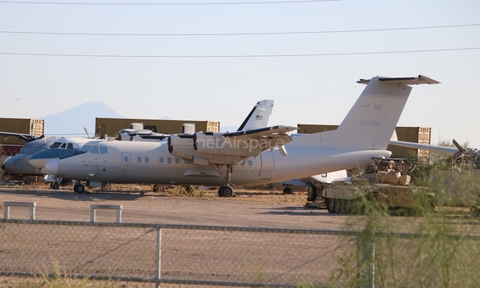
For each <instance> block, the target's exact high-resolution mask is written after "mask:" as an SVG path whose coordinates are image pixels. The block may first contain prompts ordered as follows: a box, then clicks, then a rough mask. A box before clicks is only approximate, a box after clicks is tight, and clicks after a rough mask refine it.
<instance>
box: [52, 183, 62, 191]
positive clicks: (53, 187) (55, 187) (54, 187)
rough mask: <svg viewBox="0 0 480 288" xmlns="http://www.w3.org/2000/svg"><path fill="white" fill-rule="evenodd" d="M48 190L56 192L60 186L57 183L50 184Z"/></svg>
mask: <svg viewBox="0 0 480 288" xmlns="http://www.w3.org/2000/svg"><path fill="white" fill-rule="evenodd" d="M50 188H52V189H54V190H57V189H58V188H60V184H58V182H52V184H51V185H50Z"/></svg>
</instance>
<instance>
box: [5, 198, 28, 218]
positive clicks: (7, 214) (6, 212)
mask: <svg viewBox="0 0 480 288" xmlns="http://www.w3.org/2000/svg"><path fill="white" fill-rule="evenodd" d="M3 205H4V207H5V212H4V218H5V219H6V220H8V219H9V218H10V206H27V207H30V221H34V220H35V206H36V203H35V202H4V203H3Z"/></svg>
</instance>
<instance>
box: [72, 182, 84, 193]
mask: <svg viewBox="0 0 480 288" xmlns="http://www.w3.org/2000/svg"><path fill="white" fill-rule="evenodd" d="M73 191H75V192H77V193H83V192H85V186H83V185H82V184H77V185H75V186H73Z"/></svg>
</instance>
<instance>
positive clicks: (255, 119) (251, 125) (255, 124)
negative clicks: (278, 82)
mask: <svg viewBox="0 0 480 288" xmlns="http://www.w3.org/2000/svg"><path fill="white" fill-rule="evenodd" d="M272 108H273V100H262V101H259V102H257V104H255V106H254V107H253V109H252V111H250V113H249V114H248V116H247V118H245V120H243V123H242V125H240V127H239V128H238V130H237V131H244V130H251V129H258V128H264V127H267V126H268V118H269V117H270V114H272Z"/></svg>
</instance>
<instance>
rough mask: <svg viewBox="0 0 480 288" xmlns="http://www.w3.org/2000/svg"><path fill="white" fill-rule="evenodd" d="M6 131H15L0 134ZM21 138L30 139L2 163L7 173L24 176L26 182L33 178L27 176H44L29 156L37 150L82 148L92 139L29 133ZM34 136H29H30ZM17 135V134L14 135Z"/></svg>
mask: <svg viewBox="0 0 480 288" xmlns="http://www.w3.org/2000/svg"><path fill="white" fill-rule="evenodd" d="M6 133H8V134H10V135H12V134H15V133H10V132H0V135H6ZM18 134H19V135H20V136H19V138H21V139H29V140H28V142H26V143H25V145H24V146H23V147H22V149H21V150H20V153H18V154H17V155H15V156H11V157H8V158H7V159H6V160H5V161H4V162H3V164H2V166H1V168H2V170H4V171H5V173H6V175H11V176H14V177H17V178H18V177H24V182H25V184H30V183H31V180H30V179H29V178H27V176H44V175H45V171H42V170H41V169H39V168H37V167H35V166H33V165H31V164H30V163H29V158H30V157H31V156H32V155H34V154H35V153H37V152H41V151H44V150H46V149H48V148H49V147H54V148H56V149H58V150H62V151H72V150H78V149H80V147H81V145H83V144H84V143H87V142H90V141H92V139H87V138H80V137H58V136H40V137H33V135H29V134H20V133H18ZM27 135H28V136H32V137H28V136H27ZM12 136H15V135H12ZM58 182H61V179H56V180H53V182H52V183H56V184H57V185H58Z"/></svg>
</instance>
